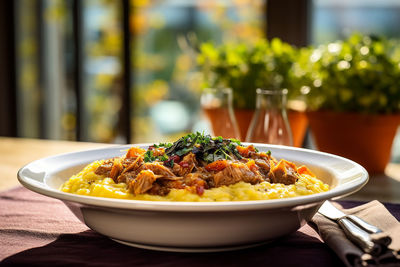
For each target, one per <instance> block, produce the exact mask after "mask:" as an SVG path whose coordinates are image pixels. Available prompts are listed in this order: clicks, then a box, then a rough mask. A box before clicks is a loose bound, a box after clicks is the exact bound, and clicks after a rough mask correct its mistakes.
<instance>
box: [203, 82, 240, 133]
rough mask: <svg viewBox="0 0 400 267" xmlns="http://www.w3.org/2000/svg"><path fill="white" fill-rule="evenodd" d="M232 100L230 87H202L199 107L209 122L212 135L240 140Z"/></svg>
mask: <svg viewBox="0 0 400 267" xmlns="http://www.w3.org/2000/svg"><path fill="white" fill-rule="evenodd" d="M232 101H233V99H232V89H231V88H223V89H217V88H207V89H204V91H203V93H202V95H201V99H200V102H201V107H202V109H203V111H204V112H205V114H206V115H207V117H208V119H209V120H210V122H211V126H212V129H213V133H214V135H215V136H222V137H223V138H235V139H238V140H240V132H239V127H238V124H237V121H236V118H235V114H234V112H233V103H232Z"/></svg>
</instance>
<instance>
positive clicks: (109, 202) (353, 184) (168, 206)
mask: <svg viewBox="0 0 400 267" xmlns="http://www.w3.org/2000/svg"><path fill="white" fill-rule="evenodd" d="M242 144H243V145H249V144H253V145H254V146H255V147H263V148H267V149H268V148H271V149H278V150H286V151H299V152H304V153H311V154H314V155H320V156H323V157H329V158H332V159H336V160H339V161H342V162H343V163H344V162H347V163H350V164H351V165H352V168H354V169H355V171H357V175H358V176H357V178H355V179H353V180H350V181H349V182H347V183H345V184H342V185H339V186H337V187H335V188H332V189H330V190H328V191H326V192H321V193H316V194H312V195H306V196H298V197H291V198H283V199H268V200H246V201H221V202H183V201H149V200H127V199H115V198H105V197H95V196H84V195H77V194H72V193H66V192H62V191H60V190H57V189H54V188H51V187H50V186H49V185H47V184H46V182H45V179H46V178H47V177H48V175H49V174H46V172H44V174H43V177H41V178H40V179H39V180H38V179H37V178H36V179H33V178H32V177H30V176H29V175H26V174H25V172H26V170H29V168H30V167H32V166H34V165H35V164H38V163H44V162H46V161H51V160H57V159H62V158H65V157H68V156H73V155H77V156H79V155H84V154H85V153H92V152H100V151H102V152H107V151H109V152H111V151H114V150H117V149H119V150H124V149H128V148H130V147H132V146H140V147H147V146H150V145H152V143H145V144H128V145H115V146H107V147H104V148H96V149H89V150H82V151H76V152H69V153H63V154H57V155H53V156H49V157H44V158H41V159H38V160H35V161H32V162H30V163H28V164H26V165H24V166H23V167H22V168H20V169H19V171H18V173H17V177H18V180H19V182H20V183H21V184H22V185H23V186H24V187H26V188H27V189H29V190H31V191H34V192H36V193H39V194H42V195H45V196H48V197H52V198H56V199H59V200H62V201H64V202H73V203H77V204H80V205H88V206H94V207H101V208H115V209H124V210H142V211H160V212H221V211H246V210H261V209H262V210H266V209H277V208H293V207H297V206H308V205H310V204H313V205H315V204H318V203H322V202H323V201H325V200H328V199H333V198H335V199H336V198H341V197H344V196H347V195H349V194H352V193H354V192H356V191H358V190H360V189H361V188H362V187H363V186H364V185H365V184H366V183H367V182H368V179H369V175H368V172H367V171H366V170H365V168H364V167H362V166H361V165H360V164H358V163H356V162H354V161H352V160H350V159H347V158H344V157H341V156H337V155H333V154H330V153H326V152H321V151H316V150H311V149H306V148H297V147H288V146H283V145H271V144H260V143H246V142H242ZM110 157H112V155H110ZM100 159H102V158H100V157H99V158H98V160H100ZM94 160H95V159H94ZM94 160H92V161H94ZM81 164H85V162H82V163H81ZM73 166H77V165H72V166H69V167H73ZM50 174H51V173H50Z"/></svg>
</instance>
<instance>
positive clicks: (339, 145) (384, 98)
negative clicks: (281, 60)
mask: <svg viewBox="0 0 400 267" xmlns="http://www.w3.org/2000/svg"><path fill="white" fill-rule="evenodd" d="M398 51H399V50H398V49H397V47H396V45H395V42H393V41H389V40H386V39H384V38H377V37H371V36H363V35H361V34H353V35H352V36H350V37H349V38H348V39H346V40H344V41H337V42H333V43H330V44H328V45H322V46H320V47H318V48H316V49H311V50H309V63H310V64H308V66H307V67H306V68H304V69H303V71H304V70H305V71H304V72H303V74H304V75H303V76H302V78H303V83H304V84H305V87H306V88H307V90H305V91H306V92H305V93H307V96H306V100H307V107H308V109H309V111H308V112H307V116H308V120H309V123H310V127H311V131H312V133H313V136H314V139H315V142H316V145H317V147H318V148H319V149H320V150H322V151H327V152H331V153H334V154H338V155H342V156H345V157H348V158H350V159H353V160H354V161H356V162H359V163H360V164H362V165H363V166H364V167H365V168H366V169H367V170H368V171H369V172H371V173H380V172H383V171H384V169H385V166H386V165H387V163H388V161H389V159H390V155H391V154H390V152H391V146H392V142H393V139H394V136H395V133H396V130H397V127H398V125H399V123H400V88H399V79H400V65H399V64H400V61H399V53H398Z"/></svg>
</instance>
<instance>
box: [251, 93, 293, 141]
mask: <svg viewBox="0 0 400 267" xmlns="http://www.w3.org/2000/svg"><path fill="white" fill-rule="evenodd" d="M256 93H257V98H256V101H257V102H256V111H255V113H254V116H253V118H252V121H251V123H250V127H249V130H248V132H247V136H246V142H254V143H268V144H277V145H287V146H292V145H293V140H292V132H291V129H290V125H289V121H288V117H287V114H286V101H287V100H286V96H287V89H282V90H262V89H257V91H256Z"/></svg>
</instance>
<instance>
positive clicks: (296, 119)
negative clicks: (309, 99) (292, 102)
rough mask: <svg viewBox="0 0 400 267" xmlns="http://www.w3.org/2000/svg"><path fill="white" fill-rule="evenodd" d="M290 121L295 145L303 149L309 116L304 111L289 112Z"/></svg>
mask: <svg viewBox="0 0 400 267" xmlns="http://www.w3.org/2000/svg"><path fill="white" fill-rule="evenodd" d="M288 119H289V124H290V129H291V130H292V134H293V145H294V146H295V147H302V145H303V141H304V137H305V135H306V132H307V127H308V120H307V115H306V113H305V112H304V111H296V110H289V111H288Z"/></svg>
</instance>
